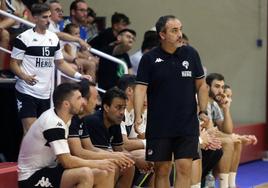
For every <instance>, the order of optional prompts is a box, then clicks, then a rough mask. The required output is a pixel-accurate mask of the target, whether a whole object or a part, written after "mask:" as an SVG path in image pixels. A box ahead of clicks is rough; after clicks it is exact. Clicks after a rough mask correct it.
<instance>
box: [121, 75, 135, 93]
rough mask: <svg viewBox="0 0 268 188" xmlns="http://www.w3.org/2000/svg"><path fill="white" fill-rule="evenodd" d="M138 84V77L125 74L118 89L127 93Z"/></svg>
mask: <svg viewBox="0 0 268 188" xmlns="http://www.w3.org/2000/svg"><path fill="white" fill-rule="evenodd" d="M135 84H136V76H135V75H133V74H124V75H123V76H122V77H121V78H119V80H118V83H117V87H118V88H119V89H121V90H123V91H126V89H127V88H128V87H132V86H134V85H135Z"/></svg>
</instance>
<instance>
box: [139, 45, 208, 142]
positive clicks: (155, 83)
mask: <svg viewBox="0 0 268 188" xmlns="http://www.w3.org/2000/svg"><path fill="white" fill-rule="evenodd" d="M203 77H204V71H203V67H202V65H201V62H200V58H199V55H198V53H197V51H196V50H195V49H193V48H192V47H189V46H183V47H180V48H178V49H177V50H176V51H175V52H174V53H173V54H169V53H167V52H165V51H164V50H162V48H161V47H157V48H154V49H152V50H151V51H149V52H148V53H146V54H144V55H143V57H142V59H141V61H140V65H139V68H138V74H137V83H138V84H143V85H147V86H148V89H147V96H148V114H147V115H148V117H147V129H146V138H170V137H177V136H196V135H198V134H199V126H198V120H197V114H196V113H197V112H196V111H197V104H196V97H195V94H196V88H195V80H196V79H201V78H203Z"/></svg>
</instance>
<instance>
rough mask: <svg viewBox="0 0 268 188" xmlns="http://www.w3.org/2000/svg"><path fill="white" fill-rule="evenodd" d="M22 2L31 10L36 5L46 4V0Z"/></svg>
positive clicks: (24, 0)
mask: <svg viewBox="0 0 268 188" xmlns="http://www.w3.org/2000/svg"><path fill="white" fill-rule="evenodd" d="M22 2H23V4H24V5H25V6H26V7H27V8H28V9H29V10H31V8H32V5H33V4H35V3H45V2H46V0H22Z"/></svg>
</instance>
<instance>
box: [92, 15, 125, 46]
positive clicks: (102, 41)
mask: <svg viewBox="0 0 268 188" xmlns="http://www.w3.org/2000/svg"><path fill="white" fill-rule="evenodd" d="M129 24H130V21H129V18H128V17H127V16H126V15H125V14H122V13H117V12H115V13H114V14H113V15H112V20H111V25H112V27H109V28H107V29H105V30H104V31H102V32H100V33H99V35H98V36H96V37H95V38H93V39H92V40H91V41H89V44H90V45H91V46H92V47H93V48H96V49H98V50H102V49H103V48H106V47H107V46H109V45H110V44H111V43H113V42H115V41H116V40H117V36H118V34H119V32H120V31H121V30H123V29H126V28H127V27H128V25H129Z"/></svg>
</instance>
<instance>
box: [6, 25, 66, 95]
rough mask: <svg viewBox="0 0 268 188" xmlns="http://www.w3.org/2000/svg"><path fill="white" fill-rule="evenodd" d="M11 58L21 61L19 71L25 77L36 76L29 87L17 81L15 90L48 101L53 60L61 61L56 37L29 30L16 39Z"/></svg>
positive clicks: (47, 33)
mask: <svg viewBox="0 0 268 188" xmlns="http://www.w3.org/2000/svg"><path fill="white" fill-rule="evenodd" d="M11 57H12V58H14V59H17V60H22V64H21V70H22V71H23V72H24V73H26V74H27V75H36V77H35V78H36V79H37V80H38V82H37V83H36V84H35V85H33V86H31V85H29V84H27V83H26V82H25V81H24V80H22V79H18V80H17V82H16V86H15V87H16V89H17V90H18V91H19V92H21V93H24V94H28V95H31V96H33V97H36V98H39V99H49V98H50V93H51V86H52V76H54V74H53V73H54V60H59V59H63V55H62V52H61V49H60V45H59V39H58V37H57V35H56V34H55V33H53V32H51V31H48V30H46V33H45V34H39V33H37V32H35V31H34V29H29V30H27V31H25V32H23V33H22V34H20V35H19V36H18V37H17V38H16V40H15V42H14V47H13V50H12V54H11Z"/></svg>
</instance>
